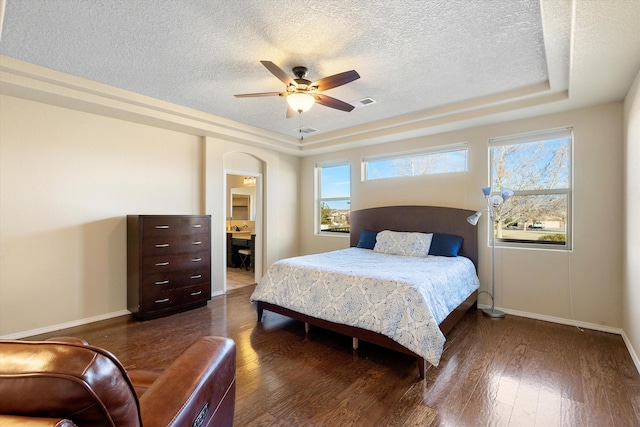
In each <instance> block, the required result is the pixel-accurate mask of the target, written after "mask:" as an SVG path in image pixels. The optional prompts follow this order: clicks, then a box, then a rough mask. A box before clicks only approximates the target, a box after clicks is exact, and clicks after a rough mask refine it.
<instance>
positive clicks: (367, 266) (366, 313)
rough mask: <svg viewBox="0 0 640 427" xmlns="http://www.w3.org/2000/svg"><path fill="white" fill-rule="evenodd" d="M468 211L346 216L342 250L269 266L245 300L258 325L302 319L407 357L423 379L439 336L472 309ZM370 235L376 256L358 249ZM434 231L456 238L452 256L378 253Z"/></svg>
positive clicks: (473, 249) (385, 210)
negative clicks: (270, 318)
mask: <svg viewBox="0 0 640 427" xmlns="http://www.w3.org/2000/svg"><path fill="white" fill-rule="evenodd" d="M473 213H474V212H473V211H469V210H465V209H457V208H446V207H434V206H386V207H378V208H370V209H363V210H358V211H352V212H351V217H350V222H351V234H350V248H349V249H343V250H339V251H332V252H328V253H324V254H313V255H305V256H301V257H294V258H288V259H285V260H280V261H278V262H276V263H274V264H273V265H272V266H271V267H270V268H269V271H267V273H266V274H265V276H264V277H263V278H262V279H261V280H260V282H259V283H258V285H257V286H256V289H255V291H254V292H253V294H252V296H251V301H252V303H254V304H255V306H256V309H257V313H258V321H259V322H260V321H261V320H262V316H263V312H264V310H268V311H272V312H275V313H279V314H282V315H285V316H288V317H291V318H293V319H296V320H299V321H302V322H304V323H305V329H306V330H307V331H308V330H309V325H314V326H318V327H321V328H325V329H328V330H331V331H335V332H338V333H341V334H344V335H347V336H351V337H352V338H353V347H354V349H357V346H358V341H359V340H363V341H366V342H369V343H372V344H376V345H380V346H383V347H387V348H390V349H392V350H396V351H399V352H402V353H406V354H409V355H412V356H415V357H416V358H417V364H418V372H419V376H420V378H424V372H425V367H426V363H430V364H432V365H435V366H437V364H438V362H439V359H440V356H441V354H442V349H443V346H444V339H445V338H444V336H445V335H446V334H447V333H448V332H449V331H450V330H451V329H452V328H453V327H454V326H455V324H456V323H457V322H458V321H459V320H460V319H461V318H462V316H463V315H464V313H465V312H466V311H467V310H468V309H469V308H471V307H475V306H476V304H477V292H478V291H477V289H478V287H479V281H478V277H477V274H476V271H477V263H478V244H477V231H476V227H474V226H472V225H470V224H468V223H467V221H466V218H467V217H468V216H469V215H471V214H473ZM384 230H392V232H389V231H384ZM376 233H378V234H377V239H378V241H377V244H378V245H379V247H377V248H376V251H374V250H371V248H372V246H368V248H359V247H358V246H363V241H362V240H361V237H363V238H364V237H366V236H369V238H370V237H371V235H373V236H374V237H375V235H376ZM416 233H429V234H416ZM431 233H434V234H431ZM436 234H437V235H440V236H438V238H442V237H443V236H449V237H450V236H452V235H453V236H460V237H462V242H461V246H460V247H459V249H458V250H457V251H456V252H457V254H458V256H455V257H450V256H448V257H445V256H432V255H429V256H404V255H406V254H404V253H403V254H402V255H398V254H397V253H394V252H393V251H390V252H386V251H383V250H382V245H383V243H385V242H388V241H389V240H388V237H389V236H391V237H392V238H397V236H402V237H409V238H411V239H414V240H411V241H412V242H413V244H414V246H415V245H416V244H417V245H418V246H419V244H423V243H425V239H427V237H428V239H427V240H426V242H427V243H426V244H427V247H429V246H428V245H429V244H430V243H431V238H433V236H435V235H436ZM383 236H384V237H383ZM415 238H417V239H418V240H415ZM459 240H460V239H458V242H459ZM438 241H439V242H440V241H441V240H438ZM359 242H360V245H359ZM374 242H375V238H374ZM416 242H417V243H416ZM433 242H435V240H433ZM403 244H404V243H403ZM364 246H365V247H367V244H365V245H364ZM418 246H416V247H418ZM390 263H395V264H390ZM392 265H393V266H392ZM386 266H390V267H389V268H386ZM390 270H391V271H390ZM425 277H428V279H425ZM444 289H446V290H447V291H443V290H444ZM425 301H429V303H428V304H426V305H425ZM372 308H373V311H372Z"/></svg>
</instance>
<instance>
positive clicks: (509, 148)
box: [491, 138, 571, 191]
mask: <svg viewBox="0 0 640 427" xmlns="http://www.w3.org/2000/svg"><path fill="white" fill-rule="evenodd" d="M570 147H571V144H570V138H557V139H550V140H546V141H538V142H529V143H524V144H512V145H500V146H494V147H491V156H492V159H493V161H492V171H491V176H492V185H491V186H492V188H509V189H512V190H514V191H530V190H550V189H562V188H569V183H570V173H571V171H570V160H571V153H570Z"/></svg>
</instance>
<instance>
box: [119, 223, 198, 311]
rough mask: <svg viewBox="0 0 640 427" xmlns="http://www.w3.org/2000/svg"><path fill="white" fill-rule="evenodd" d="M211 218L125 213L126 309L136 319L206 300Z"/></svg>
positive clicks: (188, 306) (192, 305)
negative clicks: (126, 214)
mask: <svg viewBox="0 0 640 427" xmlns="http://www.w3.org/2000/svg"><path fill="white" fill-rule="evenodd" d="M210 236H211V216H209V215H128V216H127V308H128V310H129V311H131V312H132V313H133V315H134V316H135V317H137V318H139V319H151V318H155V317H160V316H166V315H169V314H173V313H177V312H180V311H184V310H189V309H192V308H195V307H200V306H204V305H206V304H207V301H208V300H210V299H211V243H210Z"/></svg>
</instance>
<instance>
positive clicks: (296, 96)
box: [287, 92, 316, 113]
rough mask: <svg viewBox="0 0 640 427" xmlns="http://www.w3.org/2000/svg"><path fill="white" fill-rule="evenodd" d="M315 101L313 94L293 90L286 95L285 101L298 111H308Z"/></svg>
mask: <svg viewBox="0 0 640 427" xmlns="http://www.w3.org/2000/svg"><path fill="white" fill-rule="evenodd" d="M315 102H316V100H315V99H314V98H313V96H311V95H309V94H308V93H301V92H294V93H292V94H290V95H287V103H288V104H289V107H291V109H292V110H294V111H297V112H298V113H304V112H305V111H309V109H310V108H311V107H312V106H313V104H314V103H315Z"/></svg>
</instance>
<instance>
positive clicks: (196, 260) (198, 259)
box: [167, 258, 202, 264]
mask: <svg viewBox="0 0 640 427" xmlns="http://www.w3.org/2000/svg"><path fill="white" fill-rule="evenodd" d="M200 261H202V258H194V259H192V260H191V262H200ZM167 264H168V263H167Z"/></svg>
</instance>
